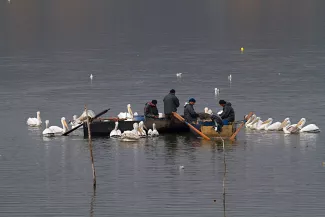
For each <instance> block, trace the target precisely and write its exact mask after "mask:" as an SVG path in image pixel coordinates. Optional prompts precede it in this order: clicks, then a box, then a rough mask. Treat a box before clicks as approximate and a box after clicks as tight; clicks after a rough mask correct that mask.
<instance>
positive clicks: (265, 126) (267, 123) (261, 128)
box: [257, 118, 273, 130]
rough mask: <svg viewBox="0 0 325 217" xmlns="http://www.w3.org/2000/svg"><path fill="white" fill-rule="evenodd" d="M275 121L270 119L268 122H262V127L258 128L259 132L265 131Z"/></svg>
mask: <svg viewBox="0 0 325 217" xmlns="http://www.w3.org/2000/svg"><path fill="white" fill-rule="evenodd" d="M272 121H273V119H272V118H268V119H267V120H266V121H264V122H262V123H261V125H260V126H258V127H257V130H265V129H266V128H267V127H268V126H270V124H272Z"/></svg>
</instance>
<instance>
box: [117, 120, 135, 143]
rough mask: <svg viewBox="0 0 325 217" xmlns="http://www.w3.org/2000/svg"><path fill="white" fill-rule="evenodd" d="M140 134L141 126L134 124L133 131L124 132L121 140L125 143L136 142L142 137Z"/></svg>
mask: <svg viewBox="0 0 325 217" xmlns="http://www.w3.org/2000/svg"><path fill="white" fill-rule="evenodd" d="M139 134H140V132H139V125H138V123H134V124H133V130H127V131H124V132H123V133H122V135H121V139H122V140H123V141H135V140H139V139H140V136H139Z"/></svg>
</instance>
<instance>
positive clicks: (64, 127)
mask: <svg viewBox="0 0 325 217" xmlns="http://www.w3.org/2000/svg"><path fill="white" fill-rule="evenodd" d="M61 124H62V128H61V127H58V126H50V127H49V129H50V130H52V132H53V133H54V134H63V133H65V132H66V131H68V130H69V127H68V125H67V122H66V121H65V118H64V117H62V118H61Z"/></svg>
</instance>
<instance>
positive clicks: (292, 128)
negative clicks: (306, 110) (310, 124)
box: [283, 118, 306, 134]
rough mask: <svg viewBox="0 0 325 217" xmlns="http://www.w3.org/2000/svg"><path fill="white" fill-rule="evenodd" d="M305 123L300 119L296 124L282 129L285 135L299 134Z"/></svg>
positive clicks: (304, 120) (303, 119)
mask: <svg viewBox="0 0 325 217" xmlns="http://www.w3.org/2000/svg"><path fill="white" fill-rule="evenodd" d="M305 123H306V119H305V118H301V119H300V121H299V122H298V123H297V124H292V125H287V126H285V127H283V132H284V133H285V134H290V133H294V134H297V133H299V131H300V129H301V128H302V126H303V125H304V124H305Z"/></svg>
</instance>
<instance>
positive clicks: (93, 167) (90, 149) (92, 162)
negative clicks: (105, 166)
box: [85, 105, 96, 188]
mask: <svg viewBox="0 0 325 217" xmlns="http://www.w3.org/2000/svg"><path fill="white" fill-rule="evenodd" d="M85 110H86V116H87V127H88V145H89V151H90V159H91V167H92V169H93V186H94V188H96V170H95V165H94V157H93V148H92V142H91V133H90V123H89V116H88V109H87V106H86V105H85Z"/></svg>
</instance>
